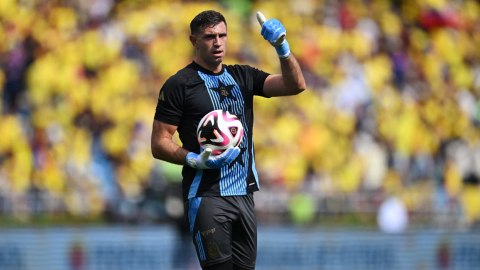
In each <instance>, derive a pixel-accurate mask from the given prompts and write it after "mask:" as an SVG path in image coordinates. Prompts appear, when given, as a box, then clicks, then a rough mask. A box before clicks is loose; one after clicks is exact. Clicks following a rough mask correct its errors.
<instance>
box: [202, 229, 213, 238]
mask: <svg viewBox="0 0 480 270" xmlns="http://www.w3.org/2000/svg"><path fill="white" fill-rule="evenodd" d="M214 232H215V228H213V229H210V230H206V231H203V232H202V236H203V237H205V236H207V235H209V234H212V233H214Z"/></svg>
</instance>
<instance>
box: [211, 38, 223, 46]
mask: <svg viewBox="0 0 480 270" xmlns="http://www.w3.org/2000/svg"><path fill="white" fill-rule="evenodd" d="M213 45H216V46H220V45H222V39H221V38H220V36H216V37H215V40H214V42H213Z"/></svg>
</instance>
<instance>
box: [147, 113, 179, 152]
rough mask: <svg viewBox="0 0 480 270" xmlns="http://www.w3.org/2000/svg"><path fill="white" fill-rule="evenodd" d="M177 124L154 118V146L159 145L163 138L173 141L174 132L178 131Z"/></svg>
mask: <svg viewBox="0 0 480 270" xmlns="http://www.w3.org/2000/svg"><path fill="white" fill-rule="evenodd" d="M177 128H178V127H177V126H175V125H170V124H167V123H164V122H161V121H158V120H153V128H152V147H153V146H154V145H158V144H159V143H160V141H161V140H162V139H167V140H169V141H172V139H173V134H174V133H175V131H177Z"/></svg>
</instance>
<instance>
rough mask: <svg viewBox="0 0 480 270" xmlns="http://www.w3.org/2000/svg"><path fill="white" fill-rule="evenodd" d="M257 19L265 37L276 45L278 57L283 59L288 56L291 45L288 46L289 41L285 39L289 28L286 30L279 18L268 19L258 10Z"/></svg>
mask: <svg viewBox="0 0 480 270" xmlns="http://www.w3.org/2000/svg"><path fill="white" fill-rule="evenodd" d="M257 20H258V22H259V23H260V26H261V27H262V32H261V34H262V36H263V38H264V39H265V40H266V41H268V42H270V44H272V46H273V47H275V50H276V51H277V54H278V57H280V58H281V59H285V58H288V57H289V56H290V46H288V42H287V40H286V39H285V37H286V36H287V30H285V27H283V25H282V23H281V22H280V21H279V20H277V19H271V20H268V21H267V19H265V16H263V14H262V13H261V12H260V11H259V12H257Z"/></svg>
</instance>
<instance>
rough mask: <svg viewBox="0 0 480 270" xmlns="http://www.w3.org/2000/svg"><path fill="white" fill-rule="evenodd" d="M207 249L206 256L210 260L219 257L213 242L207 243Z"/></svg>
mask: <svg viewBox="0 0 480 270" xmlns="http://www.w3.org/2000/svg"><path fill="white" fill-rule="evenodd" d="M207 249H208V256H209V257H210V258H212V259H215V258H217V257H218V256H219V255H220V252H219V251H218V247H217V244H215V243H213V242H210V243H208V246H207Z"/></svg>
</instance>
